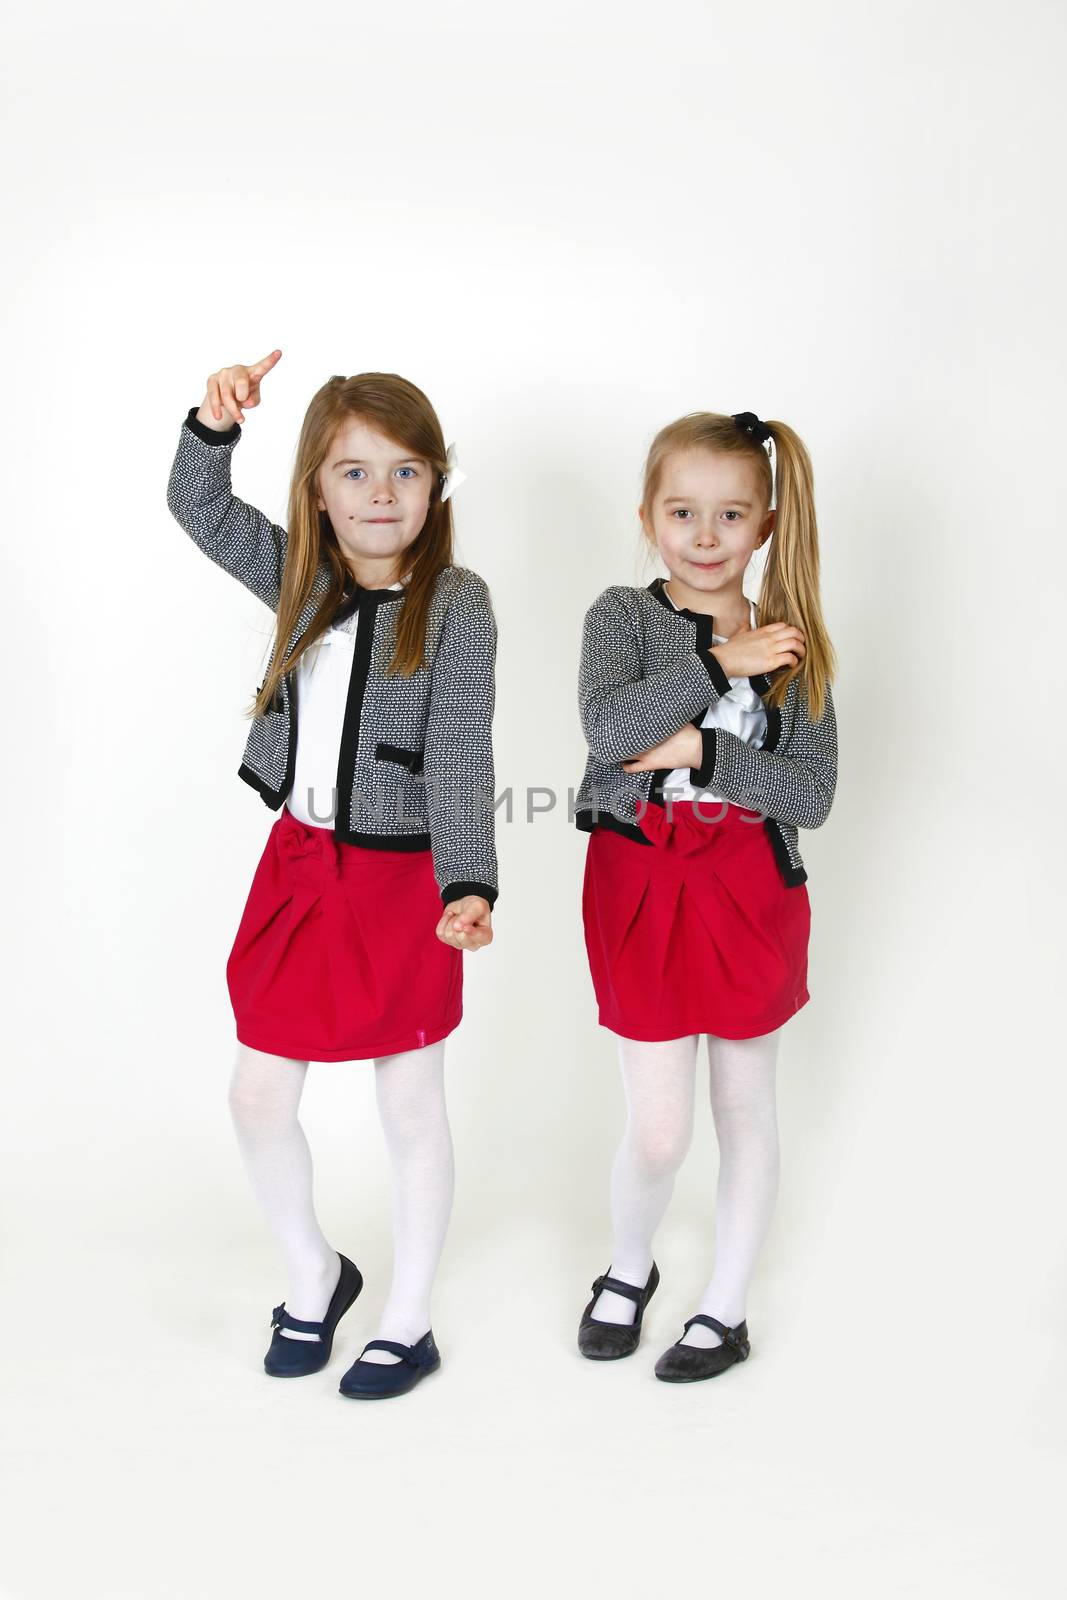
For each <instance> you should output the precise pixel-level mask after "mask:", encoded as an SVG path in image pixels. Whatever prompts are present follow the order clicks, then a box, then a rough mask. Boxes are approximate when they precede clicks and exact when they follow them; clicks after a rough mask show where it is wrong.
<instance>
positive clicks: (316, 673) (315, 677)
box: [285, 583, 403, 828]
mask: <svg viewBox="0 0 1067 1600" xmlns="http://www.w3.org/2000/svg"><path fill="white" fill-rule="evenodd" d="M389 587H390V589H402V588H403V584H402V583H391V584H390V585H389ZM358 625H359V612H358V611H353V612H352V615H351V616H349V617H346V618H345V619H344V621H343V622H339V623H337V624H336V626H334V627H332V628H327V629H326V632H325V633H324V634H323V635H322V638H321V639H317V640H316V641H315V643H314V644H313V645H312V646H311V647H310V649H308V650H305V651H304V654H303V655H302V656H301V657H300V660H299V661H298V662H297V664H296V704H297V716H296V763H295V769H294V776H293V787H292V789H291V791H290V793H289V795H288V796H287V798H286V801H285V804H286V805H287V806H288V808H289V810H290V811H291V812H292V813H293V816H294V817H299V819H300V821H301V822H303V823H306V824H307V825H308V826H309V827H312V828H332V827H333V822H334V816H335V814H336V811H337V760H338V757H339V755H340V753H341V730H342V728H343V727H344V720H345V707H346V706H347V705H348V685H349V682H350V681H351V677H352V656H353V654H354V652H355V648H356V629H357V627H358Z"/></svg>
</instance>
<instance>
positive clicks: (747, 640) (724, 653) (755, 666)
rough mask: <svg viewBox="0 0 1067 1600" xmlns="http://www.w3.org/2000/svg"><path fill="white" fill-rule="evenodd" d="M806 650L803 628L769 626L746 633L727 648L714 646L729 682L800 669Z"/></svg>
mask: <svg viewBox="0 0 1067 1600" xmlns="http://www.w3.org/2000/svg"><path fill="white" fill-rule="evenodd" d="M806 649H807V645H806V644H805V642H804V634H803V632H802V631H801V629H800V628H793V627H790V625H789V623H787V622H768V623H767V624H766V626H765V627H762V628H744V629H742V631H741V632H740V633H735V634H733V636H732V637H731V638H729V639H727V641H726V643H725V644H717V645H715V646H713V648H712V651H711V653H712V655H713V656H714V657H715V658H716V660H717V661H718V663H719V665H720V667H721V668H722V670H723V671H724V672H725V674H726V676H727V677H728V678H750V677H751V676H752V674H753V673H754V672H773V671H774V670H775V669H776V668H777V667H795V666H797V665H798V663H799V662H800V661H802V660H803V658H804V652H805V650H806Z"/></svg>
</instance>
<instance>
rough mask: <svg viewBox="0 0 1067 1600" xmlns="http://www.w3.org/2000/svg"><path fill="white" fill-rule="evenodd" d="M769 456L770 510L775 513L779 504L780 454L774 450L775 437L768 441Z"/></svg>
mask: <svg viewBox="0 0 1067 1600" xmlns="http://www.w3.org/2000/svg"><path fill="white" fill-rule="evenodd" d="M767 454H768V455H769V456H770V458H771V503H770V506H769V507H768V510H770V511H773V510H774V508H775V507H776V506H777V504H778V452H777V450H776V449H775V448H774V438H773V435H772V437H771V438H770V439H768V440H767Z"/></svg>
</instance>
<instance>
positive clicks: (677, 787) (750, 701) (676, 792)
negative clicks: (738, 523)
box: [662, 588, 767, 800]
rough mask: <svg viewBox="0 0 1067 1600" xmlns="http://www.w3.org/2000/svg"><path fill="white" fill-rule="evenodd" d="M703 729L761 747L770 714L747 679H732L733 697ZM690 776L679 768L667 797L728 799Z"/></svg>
mask: <svg viewBox="0 0 1067 1600" xmlns="http://www.w3.org/2000/svg"><path fill="white" fill-rule="evenodd" d="M662 592H663V593H664V594H665V595H666V596H667V599H668V600H671V597H670V595H669V594H667V590H666V588H664V589H663V591H662ZM671 605H672V606H674V609H675V611H679V610H681V609H682V608H681V607H680V606H676V605H674V601H673V600H671ZM748 609H749V626H750V627H752V628H755V626H756V606H755V602H754V601H752V600H750V601H749V602H748ZM711 641H712V643H713V644H725V643H726V636H725V635H724V634H721V633H713V634H712V636H711ZM700 726H701V727H702V728H725V729H726V730H727V731H728V732H729V733H734V734H736V735H737V737H738V738H739V739H743V740H744V742H745V744H751V745H760V744H761V743H762V742H763V738H764V736H765V734H766V732H767V712H766V709H765V708H764V704H763V701H762V700H761V699H760V697H759V695H758V694H757V693H756V691H755V689H753V687H752V685H751V683H750V682H749V680H748V679H747V678H731V679H730V692H729V694H724V695H722V696H721V697H720V698H719V699H718V700H717V701H716V702H715V704H714V705H711V706H709V707H708V709H707V711H705V713H704V718H703V721H702V722H701V724H700ZM689 772H690V769H689V768H688V767H675V769H674V771H673V772H671V773H669V774H668V775H667V777H666V778H665V779H664V780H663V789H664V793H666V791H667V790H668V789H669V790H670V792H671V799H672V800H696V799H698V798H699V799H700V800H725V799H726V796H725V795H721V794H717V793H716V791H715V790H714V789H695V788H694V787H693V785H692V784H691V783H690V782H689Z"/></svg>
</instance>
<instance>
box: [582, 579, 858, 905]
mask: <svg viewBox="0 0 1067 1600" xmlns="http://www.w3.org/2000/svg"><path fill="white" fill-rule="evenodd" d="M713 632H714V618H713V617H711V616H708V615H705V614H703V613H700V612H695V611H690V610H688V609H687V608H684V607H683V608H680V609H677V610H676V609H675V607H674V606H673V605H672V604H671V600H670V597H669V596H668V595H667V594H666V593H665V592H664V579H662V578H655V579H653V581H652V582H651V583H650V584H649V585H648V587H647V588H644V589H641V588H629V587H627V586H625V585H622V584H613V585H612V586H611V587H610V588H608V589H605V590H604V591H603V592H602V593H601V594H599V595H598V596H597V598H596V599H595V600H594V601H593V603H592V605H591V606H590V607H589V609H588V610H587V612H586V614H585V619H584V623H583V627H582V652H581V662H580V666H579V682H578V706H579V713H580V716H581V721H582V728H583V730H584V732H585V737H586V742H587V744H588V746H589V757H588V760H587V762H586V767H585V774H584V776H583V778H582V782H581V787H580V788H579V790H578V793H577V795H576V796H575V800H574V810H575V817H574V820H575V824H576V826H577V827H579V828H581V829H583V830H585V831H586V832H590V831H592V829H593V828H594V827H596V826H599V827H606V828H610V829H612V830H613V831H615V832H617V833H622V834H625V835H626V837H627V838H630V839H633V841H634V842H635V843H636V844H643V845H650V844H651V843H652V841H651V840H650V839H648V838H646V836H645V834H644V833H642V831H641V829H640V828H639V827H638V825H637V818H638V816H642V815H643V814H644V807H645V806H646V805H659V806H663V805H665V803H666V798H667V797H666V796H665V795H664V792H663V785H664V782H665V780H666V779H667V778H668V777H669V776H670V773H669V771H668V770H666V769H663V770H658V771H655V772H652V771H648V772H624V771H623V769H622V765H621V763H622V762H623V761H629V760H633V759H634V758H635V757H636V756H638V755H641V754H642V753H643V752H644V751H645V750H651V749H652V747H653V746H654V745H657V744H660V743H661V742H662V741H663V740H664V739H667V738H669V737H670V735H671V734H672V733H677V732H678V731H679V729H681V728H684V727H685V725H686V723H687V722H691V723H693V725H694V726H695V727H700V724H701V722H702V720H703V717H704V713H705V712H706V711H707V709H708V707H709V706H711V705H714V704H715V702H716V701H717V700H719V699H721V697H722V696H723V695H725V694H727V693H728V692H729V690H730V680H729V678H728V677H727V675H726V673H725V672H724V671H723V668H722V666H721V665H720V663H719V661H718V659H717V657H715V656H713V655H712V654H711V647H712V637H711V636H712V633H713ZM778 670H779V672H780V671H782V670H783V669H781V668H779V669H778ZM775 676H776V674H774V673H771V674H769V675H768V674H767V673H756V674H754V675H753V676H751V677H750V678H749V680H748V681H749V683H750V684H751V685H752V687H753V688H754V689H755V690H756V692H757V694H759V695H761V696H762V695H765V694H766V693H767V691H768V690H769V689H770V687H771V683H772V681H773V679H774V677H775ZM764 710H765V711H766V714H767V732H766V735H765V736H764V739H763V742H762V744H761V745H759V746H753V745H749V744H746V743H745V741H744V740H743V739H739V738H738V737H737V735H736V734H734V733H731V732H730V731H729V730H728V729H726V728H715V727H712V728H701V730H700V732H701V743H702V746H703V753H702V759H701V763H700V766H699V767H694V768H692V769H691V770H690V773H689V778H690V782H691V783H692V784H693V786H694V787H695V788H709V789H711V790H712V791H713V792H714V793H716V794H721V795H724V796H725V797H726V799H727V800H730V801H732V802H733V803H734V804H735V805H739V806H744V807H746V808H748V809H750V810H754V811H759V812H762V813H763V827H764V828H765V829H766V832H767V837H768V838H769V839H770V842H771V846H772V849H773V851H774V856H775V860H776V861H777V863H778V867H779V869H780V871H781V874H782V877H783V879H784V881H785V883H786V885H787V886H788V887H789V888H796V887H798V886H799V885H800V884H802V883H804V882H805V881H806V879H807V871H806V870H805V867H804V862H803V860H802V859H801V855H800V850H799V848H798V844H797V829H798V828H818V827H820V826H821V824H822V823H824V822H825V821H826V818H827V817H828V815H829V813H830V807H831V805H832V804H833V798H834V789H835V787H836V784H837V721H836V717H835V713H834V703H833V696H832V694H831V692H830V684H829V682H827V683H826V705H825V708H824V711H823V715H822V716H821V718H820V719H819V721H818V722H814V721H812V719H811V716H810V714H809V710H808V699H807V693H806V691H805V690H804V689H803V687H802V681H801V678H800V676H799V675H798V676H796V677H794V678H793V679H792V681H791V682H790V684H789V687H788V689H787V691H786V697H785V701H784V703H783V705H782V706H781V708H779V707H777V706H767V705H765V707H764ZM703 811H704V815H705V816H706V817H707V819H708V825H709V826H713V825H714V823H713V820H712V819H713V818H714V817H715V816H716V814H717V812H716V807H715V805H714V804H710V803H709V804H708V805H706V806H705V807H704V808H703Z"/></svg>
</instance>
